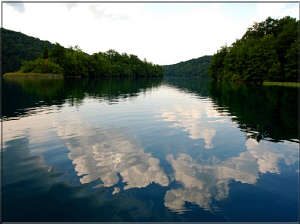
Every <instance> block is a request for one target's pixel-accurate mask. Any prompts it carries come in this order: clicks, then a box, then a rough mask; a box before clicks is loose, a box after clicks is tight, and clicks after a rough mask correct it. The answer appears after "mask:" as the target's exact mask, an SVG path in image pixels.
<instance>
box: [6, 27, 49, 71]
mask: <svg viewBox="0 0 300 224" xmlns="http://www.w3.org/2000/svg"><path fill="white" fill-rule="evenodd" d="M0 29H1V38H2V40H1V41H2V44H1V50H2V58H1V60H2V75H3V74H4V73H7V72H15V71H18V70H19V69H20V67H21V64H22V61H32V60H35V59H37V58H38V57H40V56H41V53H42V51H43V48H44V46H45V44H46V43H47V46H48V48H49V50H51V49H52V48H53V46H54V44H52V43H50V42H49V41H42V40H40V39H38V38H34V37H30V36H27V35H25V34H23V33H20V32H15V31H12V30H7V29H4V28H0Z"/></svg>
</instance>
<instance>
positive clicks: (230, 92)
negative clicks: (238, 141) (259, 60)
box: [209, 82, 298, 142]
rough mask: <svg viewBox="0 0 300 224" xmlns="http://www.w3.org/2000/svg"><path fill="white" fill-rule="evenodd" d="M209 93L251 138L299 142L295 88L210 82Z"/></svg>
mask: <svg viewBox="0 0 300 224" xmlns="http://www.w3.org/2000/svg"><path fill="white" fill-rule="evenodd" d="M209 95H210V97H211V98H212V100H213V102H214V103H215V104H216V105H217V106H218V108H217V109H218V110H219V111H220V112H222V111H224V110H225V111H226V112H228V113H229V114H230V115H231V116H233V118H232V120H233V121H234V122H237V123H238V124H239V127H240V128H241V130H243V131H244V132H247V133H250V135H248V136H250V137H251V138H255V139H256V140H257V141H259V140H260V139H266V140H270V141H275V142H278V141H281V140H296V141H297V142H298V134H297V133H298V111H297V105H298V102H297V101H298V89H297V88H289V87H280V86H261V85H254V84H253V85H251V84H240V83H216V82H212V83H211V85H210V87H209ZM219 108H220V109H219ZM222 108H225V109H222Z"/></svg>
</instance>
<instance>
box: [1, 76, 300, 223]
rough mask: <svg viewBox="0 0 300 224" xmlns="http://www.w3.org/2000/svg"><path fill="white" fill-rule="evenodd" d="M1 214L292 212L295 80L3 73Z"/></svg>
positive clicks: (155, 217)
mask: <svg viewBox="0 0 300 224" xmlns="http://www.w3.org/2000/svg"><path fill="white" fill-rule="evenodd" d="M2 103H3V110H2V113H3V140H4V141H3V150H2V162H3V164H2V167H3V179H2V181H3V183H2V184H3V187H2V196H3V207H2V211H3V221H4V222H13V221H14V222H21V221H26V222H33V221H36V222H66V221H69V222H77V221H81V222H83V221H85V222H96V221H97V222H105V221H107V222H145V221H147V222H158V221H159V222H228V221H230V222H236V221H238V222H275V221H276V222H298V221H299V213H298V211H299V210H298V209H299V206H298V205H299V190H298V188H299V137H298V88H295V87H282V86H262V85H256V84H241V83H221V82H212V81H210V79H205V78H164V79H163V78H95V79H88V78H85V79H59V78H57V79H41V78H34V79H32V78H25V79H22V78H7V79H4V80H3V102H2Z"/></svg>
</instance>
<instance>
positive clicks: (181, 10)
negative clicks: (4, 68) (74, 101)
mask: <svg viewBox="0 0 300 224" xmlns="http://www.w3.org/2000/svg"><path fill="white" fill-rule="evenodd" d="M287 15H289V16H292V17H295V18H297V19H299V3H149V4H146V3H84V2H82V3H18V4H16V3H9V4H3V20H2V24H3V27H4V28H6V29H11V30H14V31H20V32H22V33H25V34H27V35H30V36H34V37H37V38H40V39H42V40H49V41H50V42H52V43H55V42H58V43H60V44H62V45H63V46H65V47H68V46H70V45H71V46H74V45H79V46H80V47H81V48H82V50H83V51H85V52H87V53H89V54H92V53H95V52H99V51H102V52H103V51H107V50H109V49H115V50H117V51H118V52H120V53H123V52H126V53H128V54H135V55H137V56H138V57H139V58H140V59H142V60H143V59H144V58H146V59H147V61H152V62H153V63H155V64H160V65H166V64H174V63H178V62H180V61H186V60H189V59H192V58H198V57H201V56H204V55H213V54H214V53H216V52H217V50H218V49H219V48H220V47H221V46H222V45H224V44H227V45H231V43H232V42H234V41H235V40H236V39H237V38H241V37H242V35H243V34H244V33H245V31H246V30H247V28H248V27H251V26H252V25H253V22H255V21H256V22H261V21H263V20H265V19H266V18H267V17H268V16H271V17H272V18H282V17H283V16H287Z"/></svg>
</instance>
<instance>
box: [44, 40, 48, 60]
mask: <svg viewBox="0 0 300 224" xmlns="http://www.w3.org/2000/svg"><path fill="white" fill-rule="evenodd" d="M43 58H44V59H48V46H47V43H45V45H44V50H43Z"/></svg>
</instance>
